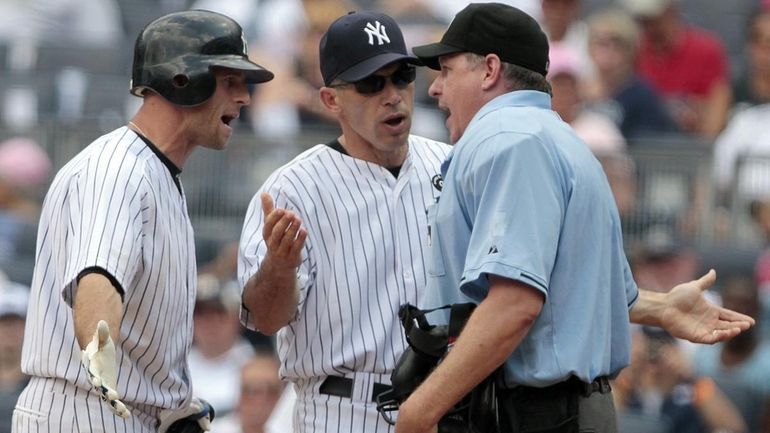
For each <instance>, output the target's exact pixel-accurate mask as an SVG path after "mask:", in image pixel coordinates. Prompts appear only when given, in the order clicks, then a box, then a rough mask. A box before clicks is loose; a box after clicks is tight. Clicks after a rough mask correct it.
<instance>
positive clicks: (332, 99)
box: [320, 87, 341, 114]
mask: <svg viewBox="0 0 770 433" xmlns="http://www.w3.org/2000/svg"><path fill="white" fill-rule="evenodd" d="M320 97H321V104H322V105H323V106H324V108H326V110H328V111H329V112H330V113H333V114H336V113H339V112H340V111H341V107H340V104H339V95H338V94H337V89H333V88H331V87H321V90H320Z"/></svg>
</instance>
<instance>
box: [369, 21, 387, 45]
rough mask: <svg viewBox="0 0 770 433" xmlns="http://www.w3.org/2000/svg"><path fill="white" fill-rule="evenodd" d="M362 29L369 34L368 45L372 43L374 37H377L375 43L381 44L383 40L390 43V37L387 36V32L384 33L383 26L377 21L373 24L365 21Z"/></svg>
mask: <svg viewBox="0 0 770 433" xmlns="http://www.w3.org/2000/svg"><path fill="white" fill-rule="evenodd" d="M364 31H365V32H366V34H367V35H368V36H369V45H374V38H375V37H377V45H382V44H384V43H385V42H387V43H390V38H389V37H388V34H387V33H385V26H383V25H382V24H380V22H379V21H375V22H374V25H372V23H366V28H364Z"/></svg>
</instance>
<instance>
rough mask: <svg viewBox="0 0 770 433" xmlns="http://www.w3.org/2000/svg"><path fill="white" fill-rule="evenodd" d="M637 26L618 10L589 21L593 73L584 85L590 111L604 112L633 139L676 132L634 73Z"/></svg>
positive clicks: (602, 12)
mask: <svg viewBox="0 0 770 433" xmlns="http://www.w3.org/2000/svg"><path fill="white" fill-rule="evenodd" d="M638 49H639V27H638V26H637V24H636V22H634V20H633V19H632V18H631V16H629V15H628V14H627V13H625V12H624V11H623V10H621V9H619V8H614V7H613V8H608V9H603V10H600V11H598V12H596V13H594V14H592V15H591V16H590V17H589V19H588V53H589V55H590V57H591V60H592V61H593V65H594V70H595V74H594V76H593V77H592V79H591V80H589V81H588V82H587V83H586V85H585V93H586V94H585V98H586V100H587V102H588V103H589V105H590V107H591V109H593V110H596V111H599V112H602V113H605V114H606V115H607V116H609V117H610V118H611V119H612V120H613V121H614V122H615V123H616V124H617V125H618V127H619V128H620V131H621V132H622V133H623V136H624V137H625V138H626V139H628V140H630V144H632V145H633V144H634V140H637V139H640V138H645V137H648V138H649V137H651V136H658V135H661V134H666V133H672V132H675V131H676V129H677V128H676V124H675V123H674V121H673V120H672V119H671V117H670V116H669V114H668V112H667V111H666V108H665V106H664V105H663V102H662V100H661V99H660V96H659V95H658V93H657V91H655V90H654V89H653V88H652V87H651V86H650V85H649V84H648V83H647V82H645V81H644V80H643V79H641V77H639V75H638V74H637V73H636V69H635V68H636V57H637V52H638Z"/></svg>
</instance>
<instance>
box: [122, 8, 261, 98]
mask: <svg viewBox="0 0 770 433" xmlns="http://www.w3.org/2000/svg"><path fill="white" fill-rule="evenodd" d="M213 67H224V68H231V69H237V70H241V71H244V72H245V73H246V81H247V82H249V83H262V82H265V81H269V80H271V79H273V73H272V72H270V71H268V70H267V69H265V68H263V67H262V66H260V65H258V64H256V63H254V62H251V61H250V60H249V59H248V54H247V48H246V39H245V38H244V35H243V30H242V29H241V26H240V25H238V23H236V22H235V21H233V20H232V19H230V18H228V17H226V16H224V15H221V14H218V13H215V12H210V11H203V10H191V11H184V12H176V13H172V14H168V15H165V16H162V17H160V18H158V19H156V20H155V21H153V22H151V23H150V24H148V25H147V26H146V27H145V28H144V30H142V32H141V33H140V34H139V36H138V37H137V39H136V45H135V47H134V64H133V69H132V74H131V93H132V94H133V95H136V96H142V95H143V93H144V91H145V90H151V91H153V92H155V93H158V94H160V95H161V96H163V97H164V98H166V99H167V100H168V101H170V102H171V103H173V104H176V105H183V106H193V105H198V104H202V103H203V102H205V101H206V100H207V99H209V98H210V97H211V95H213V94H214V90H215V89H216V80H215V78H214V74H213V72H212V68H213Z"/></svg>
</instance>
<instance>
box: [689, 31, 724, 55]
mask: <svg viewBox="0 0 770 433" xmlns="http://www.w3.org/2000/svg"><path fill="white" fill-rule="evenodd" d="M685 37H686V38H687V45H688V50H696V52H701V53H703V54H706V53H711V54H718V55H720V56H724V57H727V50H726V48H725V44H724V43H723V42H722V39H721V38H720V37H719V36H718V35H717V34H716V33H714V32H712V31H711V30H707V29H704V28H702V27H696V26H692V25H691V26H689V27H688V28H687V31H686V32H685Z"/></svg>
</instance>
